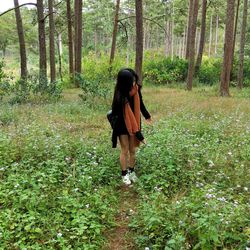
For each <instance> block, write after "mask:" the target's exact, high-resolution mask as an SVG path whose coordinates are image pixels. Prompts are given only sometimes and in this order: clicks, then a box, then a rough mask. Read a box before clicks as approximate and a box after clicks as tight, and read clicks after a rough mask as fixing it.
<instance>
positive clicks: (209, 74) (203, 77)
mask: <svg viewBox="0 0 250 250" xmlns="http://www.w3.org/2000/svg"><path fill="white" fill-rule="evenodd" d="M221 64H222V61H221V59H215V58H212V59H208V58H204V59H203V61H202V64H201V67H200V70H199V72H198V78H199V82H200V83H204V84H208V85H213V84H214V83H216V82H218V81H219V80H220V72H221Z"/></svg>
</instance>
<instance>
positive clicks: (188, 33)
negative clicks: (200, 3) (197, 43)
mask: <svg viewBox="0 0 250 250" xmlns="http://www.w3.org/2000/svg"><path fill="white" fill-rule="evenodd" d="M193 6H194V0H189V12H188V28H187V45H186V59H188V58H189V49H190V36H191V34H192V32H191V26H192V18H193V16H192V13H193Z"/></svg>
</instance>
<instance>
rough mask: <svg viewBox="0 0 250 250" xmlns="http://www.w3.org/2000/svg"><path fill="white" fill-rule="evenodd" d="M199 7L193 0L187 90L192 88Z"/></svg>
mask: <svg viewBox="0 0 250 250" xmlns="http://www.w3.org/2000/svg"><path fill="white" fill-rule="evenodd" d="M198 9H199V0H194V6H193V12H192V16H193V17H192V23H191V29H190V35H189V36H190V41H189V42H190V43H189V45H190V46H189V64H188V76H187V90H192V85H193V75H194V57H195V36H196V27H197V17H198Z"/></svg>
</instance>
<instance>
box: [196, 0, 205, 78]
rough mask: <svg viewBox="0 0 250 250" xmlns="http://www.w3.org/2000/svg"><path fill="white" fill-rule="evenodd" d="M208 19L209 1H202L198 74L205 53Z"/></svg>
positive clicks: (197, 63)
mask: <svg viewBox="0 0 250 250" xmlns="http://www.w3.org/2000/svg"><path fill="white" fill-rule="evenodd" d="M206 18H207V0H203V1H202V16H201V32H200V44H199V51H198V56H197V61H196V66H195V71H196V73H197V72H199V70H200V66H201V62H202V56H203V51H204V45H205V36H206Z"/></svg>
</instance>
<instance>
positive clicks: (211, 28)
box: [208, 15, 213, 57]
mask: <svg viewBox="0 0 250 250" xmlns="http://www.w3.org/2000/svg"><path fill="white" fill-rule="evenodd" d="M212 41H213V15H211V18H210V31H209V47H208V57H211V49H212Z"/></svg>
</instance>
